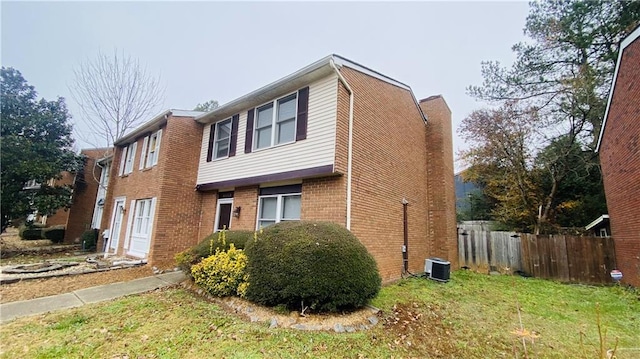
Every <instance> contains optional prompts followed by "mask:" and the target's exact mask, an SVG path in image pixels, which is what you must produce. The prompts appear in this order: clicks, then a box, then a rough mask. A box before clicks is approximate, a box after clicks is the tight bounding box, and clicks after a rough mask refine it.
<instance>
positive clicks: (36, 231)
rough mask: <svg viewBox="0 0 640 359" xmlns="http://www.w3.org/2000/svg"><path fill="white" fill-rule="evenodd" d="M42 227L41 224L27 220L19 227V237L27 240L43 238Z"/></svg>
mask: <svg viewBox="0 0 640 359" xmlns="http://www.w3.org/2000/svg"><path fill="white" fill-rule="evenodd" d="M43 229H44V225H43V224H40V223H33V222H28V223H25V224H24V225H21V226H20V227H19V229H18V236H20V238H21V239H23V240H27V241H32V240H37V239H45V237H44V234H43V233H42V230H43Z"/></svg>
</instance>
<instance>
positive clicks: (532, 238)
mask: <svg viewBox="0 0 640 359" xmlns="http://www.w3.org/2000/svg"><path fill="white" fill-rule="evenodd" d="M458 249H459V259H460V265H461V266H466V267H469V268H471V269H475V270H491V271H499V272H507V271H508V272H510V273H513V272H516V271H520V272H523V273H526V274H528V275H531V276H533V277H538V278H547V279H557V280H560V281H565V282H575V283H611V282H612V280H611V277H610V275H609V273H610V272H611V270H612V269H614V268H616V261H615V252H614V246H613V239H612V238H611V237H609V238H601V237H575V236H565V235H553V236H548V235H539V236H536V235H532V234H521V233H520V234H519V233H514V232H489V231H474V230H471V231H462V230H460V231H459V233H458Z"/></svg>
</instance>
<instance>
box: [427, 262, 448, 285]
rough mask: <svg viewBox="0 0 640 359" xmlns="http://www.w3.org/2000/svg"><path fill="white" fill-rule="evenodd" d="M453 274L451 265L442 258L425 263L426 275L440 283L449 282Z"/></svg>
mask: <svg viewBox="0 0 640 359" xmlns="http://www.w3.org/2000/svg"><path fill="white" fill-rule="evenodd" d="M450 272H451V263H450V262H449V261H446V260H444V259H440V258H429V259H427V260H426V262H425V273H426V274H427V275H428V276H429V279H433V280H437V281H440V282H448V281H449V275H450Z"/></svg>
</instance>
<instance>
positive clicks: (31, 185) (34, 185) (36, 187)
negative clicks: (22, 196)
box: [23, 180, 40, 189]
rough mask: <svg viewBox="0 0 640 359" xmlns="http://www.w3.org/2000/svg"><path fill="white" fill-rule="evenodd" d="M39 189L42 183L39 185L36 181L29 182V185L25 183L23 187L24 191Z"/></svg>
mask: <svg viewBox="0 0 640 359" xmlns="http://www.w3.org/2000/svg"><path fill="white" fill-rule="evenodd" d="M39 188H40V183H38V181H36V180H29V181H27V183H25V184H24V187H23V189H39Z"/></svg>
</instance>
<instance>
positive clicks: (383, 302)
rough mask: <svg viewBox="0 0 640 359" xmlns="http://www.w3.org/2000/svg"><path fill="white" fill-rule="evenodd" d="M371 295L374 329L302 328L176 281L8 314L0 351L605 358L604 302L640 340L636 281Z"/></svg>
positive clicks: (414, 283) (461, 280)
mask: <svg viewBox="0 0 640 359" xmlns="http://www.w3.org/2000/svg"><path fill="white" fill-rule="evenodd" d="M517 303H519V304H520V306H521V311H520V312H521V313H520V316H521V318H522V319H521V321H522V326H523V328H524V330H520V328H521V327H520V320H519V315H518V310H517ZM597 303H599V304H597ZM372 304H373V305H374V306H376V307H378V308H380V309H382V315H381V320H380V323H379V324H378V325H377V326H376V327H375V328H374V329H372V330H369V331H361V332H355V333H340V334H338V333H332V332H302V331H297V330H292V329H269V323H249V322H246V321H244V320H243V319H240V318H238V317H236V316H234V315H232V314H228V313H226V312H225V311H224V310H222V309H221V308H219V307H218V306H216V305H214V304H211V303H208V302H206V301H204V300H202V299H200V298H199V297H197V296H195V295H193V294H192V293H190V292H188V291H185V290H183V289H177V288H174V289H168V290H164V291H156V292H153V293H148V294H144V295H139V296H132V297H128V298H124V299H121V300H116V301H112V302H108V303H102V304H96V305H89V306H85V307H82V308H79V309H75V310H69V311H64V312H58V313H53V314H48V315H44V316H37V317H32V318H23V319H19V320H16V321H14V322H11V323H8V324H4V325H2V327H1V328H0V348H1V349H0V357H3V358H205V357H206V358H214V357H215V358H263V357H264V358H301V357H310V358H319V357H320V358H427V357H433V358H501V357H506V358H516V357H517V358H523V357H525V349H524V348H523V344H522V341H521V339H522V338H523V337H524V338H525V339H526V348H527V349H526V352H527V354H528V357H530V358H536V357H538V358H598V357H599V352H600V349H599V345H600V341H599V339H598V330H597V322H598V321H597V315H596V313H597V311H598V310H596V307H597V306H598V307H599V312H600V322H601V324H602V327H603V332H604V331H605V330H606V332H607V339H606V342H605V349H609V348H613V346H614V345H615V342H616V338H617V339H618V347H620V348H625V347H627V348H629V347H638V346H640V300H639V297H638V292H637V291H629V290H625V289H623V288H620V287H592V286H583V285H566V284H559V283H555V282H551V281H544V280H538V279H532V278H528V279H525V278H520V277H510V276H487V275H482V274H476V273H472V272H468V271H458V272H454V273H452V281H451V282H449V283H447V284H441V283H437V282H433V281H429V280H425V279H409V280H404V281H402V282H400V283H398V284H395V285H391V286H387V287H385V288H383V289H382V291H381V293H380V295H379V296H378V297H377V298H376V299H375V300H374V301H373V303H372ZM620 353H621V354H622V353H623V352H622V351H621V352H620ZM635 353H638V352H635ZM621 357H622V356H621ZM630 357H632V356H630Z"/></svg>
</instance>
